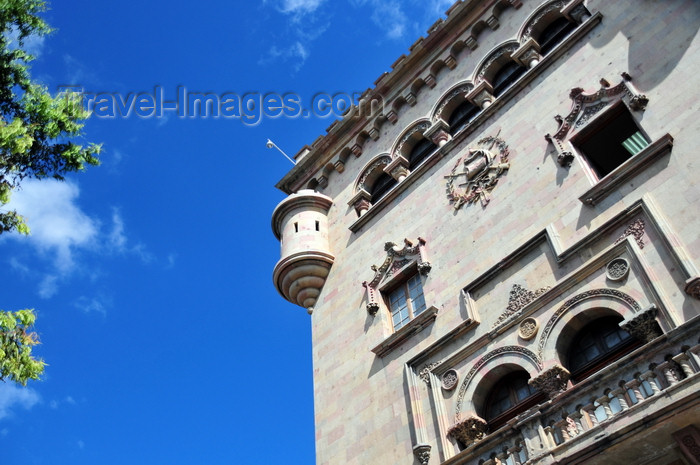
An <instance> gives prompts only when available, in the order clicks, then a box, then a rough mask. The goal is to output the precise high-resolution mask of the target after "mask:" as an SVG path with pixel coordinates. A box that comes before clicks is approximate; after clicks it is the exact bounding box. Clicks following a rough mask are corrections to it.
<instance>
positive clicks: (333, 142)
mask: <svg viewBox="0 0 700 465" xmlns="http://www.w3.org/2000/svg"><path fill="white" fill-rule="evenodd" d="M498 3H502V4H504V5H510V6H513V7H516V8H517V7H519V6H520V2H519V1H514V0H487V1H483V0H465V1H458V2H456V3H455V4H454V5H452V7H450V8H449V9H448V10H447V12H446V13H447V17H446V18H445V19H441V20H438V21H437V22H436V23H435V24H434V25H433V26H431V27H430V28H429V30H428V32H429V33H428V35H427V37H420V38H419V39H418V40H416V42H414V43H413V45H411V46H410V47H409V52H410V53H409V54H408V55H407V56H403V57H401V58H399V59H397V60H396V62H394V64H393V65H392V70H391V72H387V73H384V74H382V75H381V76H380V77H379V78H378V79H377V80H376V81H375V87H374V88H373V89H367V90H366V91H365V92H364V93H363V95H362V98H364V99H366V100H368V101H369V100H371V99H372V98H376V99H379V100H381V101H383V102H384V103H385V104H389V103H390V102H392V101H394V99H396V98H398V97H400V96H401V94H402V93H403V92H404V91H405V90H406V88H407V87H410V85H411V84H412V83H413V82H414V80H415V79H416V78H418V77H420V76H421V75H422V74H423V73H425V71H426V70H429V69H430V68H431V67H432V66H433V65H434V64H435V63H436V62H437V61H438V60H440V57H441V56H442V55H443V54H444V53H445V51H446V50H448V49H449V48H450V46H452V45H453V44H454V41H455V39H456V38H457V37H460V36H461V35H462V34H463V33H465V32H466V31H467V30H468V29H469V28H470V27H472V26H473V25H474V24H476V23H477V22H478V21H480V20H484V21H486V20H487V19H489V18H488V17H486V16H488V13H489V12H490V11H491V9H492V8H493V7H494V6H495V5H496V4H498ZM374 119H375V118H365V117H345V118H344V119H342V120H337V121H334V122H333V123H332V124H331V125H330V126H329V127H328V128H327V129H326V135H322V136H319V137H318V138H317V139H316V140H315V141H314V142H313V143H312V144H311V147H308V146H305V147H303V148H302V149H301V150H300V151H299V152H298V153H297V154H296V155H295V159H296V160H297V164H296V166H295V167H294V168H292V169H291V170H290V171H289V172H287V174H286V175H285V176H284V177H283V178H282V179H281V180H280V181H279V182H278V183H277V184H276V187H277V188H278V189H280V190H282V191H283V192H285V193H287V194H291V193H293V192H296V191H297V190H299V189H302V188H304V187H306V186H305V183H308V182H309V180H310V179H311V178H312V177H313V176H314V175H315V174H316V173H317V172H318V171H320V170H322V169H323V168H324V167H325V166H326V165H327V164H328V163H330V162H331V160H332V158H333V157H334V156H335V155H336V153H337V151H338V150H340V149H342V148H343V146H345V145H347V144H350V142H351V141H352V140H353V139H355V138H356V137H357V136H358V135H359V134H360V133H361V132H362V131H363V130H366V129H368V126H369V125H370V124H372V123H373V122H374ZM306 151H308V153H305V154H304V152H306Z"/></svg>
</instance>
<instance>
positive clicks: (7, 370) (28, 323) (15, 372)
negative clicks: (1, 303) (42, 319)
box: [0, 310, 46, 386]
mask: <svg viewBox="0 0 700 465" xmlns="http://www.w3.org/2000/svg"><path fill="white" fill-rule="evenodd" d="M35 318H36V316H35V315H34V312H33V311H32V310H19V311H16V312H4V311H0V380H2V381H5V380H6V379H9V380H11V381H15V382H17V383H19V384H21V385H23V386H26V384H27V381H28V380H30V379H39V376H40V375H41V374H42V373H43V372H44V365H46V364H45V363H44V361H43V360H36V359H34V358H32V347H33V346H35V345H37V344H38V343H39V338H38V336H37V334H36V333H35V332H31V331H30V329H31V327H32V325H34V319H35Z"/></svg>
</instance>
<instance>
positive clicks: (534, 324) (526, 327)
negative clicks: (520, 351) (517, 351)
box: [518, 317, 540, 341]
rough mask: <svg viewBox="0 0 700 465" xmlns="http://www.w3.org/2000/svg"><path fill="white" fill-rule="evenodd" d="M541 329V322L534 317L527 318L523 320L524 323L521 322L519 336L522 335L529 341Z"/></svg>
mask: <svg viewBox="0 0 700 465" xmlns="http://www.w3.org/2000/svg"><path fill="white" fill-rule="evenodd" d="M539 329H540V324H539V322H538V321H537V320H536V319H534V318H532V317H530V318H525V319H524V320H523V321H522V323H520V328H519V329H518V336H520V337H521V338H522V339H524V340H526V341H529V340H530V339H532V338H533V337H535V336H536V335H537V330H539Z"/></svg>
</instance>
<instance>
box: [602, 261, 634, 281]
mask: <svg viewBox="0 0 700 465" xmlns="http://www.w3.org/2000/svg"><path fill="white" fill-rule="evenodd" d="M629 272H630V264H629V262H627V260H625V259H624V258H622V257H618V258H616V259H615V260H613V261H611V262H610V263H608V266H607V267H606V276H607V277H608V279H609V280H610V281H622V280H623V279H625V277H626V276H627V273H629Z"/></svg>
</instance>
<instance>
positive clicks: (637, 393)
mask: <svg viewBox="0 0 700 465" xmlns="http://www.w3.org/2000/svg"><path fill="white" fill-rule="evenodd" d="M640 384H641V383H640V382H639V380H638V379H633V380H631V381H628V382H627V383H626V384H625V387H626V388H627V389H632V392H633V393H634V397H635V399H637V402H635V403H636V404H638V403H640V402H641V401H643V400H644V396H643V395H642V391H641V390H640V389H639V385H640Z"/></svg>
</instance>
